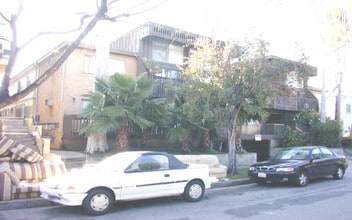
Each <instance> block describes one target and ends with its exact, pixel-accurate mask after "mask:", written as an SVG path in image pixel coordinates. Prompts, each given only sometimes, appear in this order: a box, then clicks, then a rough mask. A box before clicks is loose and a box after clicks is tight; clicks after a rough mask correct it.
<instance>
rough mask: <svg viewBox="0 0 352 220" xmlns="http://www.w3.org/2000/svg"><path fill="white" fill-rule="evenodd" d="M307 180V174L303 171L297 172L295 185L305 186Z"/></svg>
mask: <svg viewBox="0 0 352 220" xmlns="http://www.w3.org/2000/svg"><path fill="white" fill-rule="evenodd" d="M308 182H309V179H308V175H307V173H305V172H301V173H298V175H297V177H296V181H295V183H296V186H299V187H303V186H306V185H307V184H308Z"/></svg>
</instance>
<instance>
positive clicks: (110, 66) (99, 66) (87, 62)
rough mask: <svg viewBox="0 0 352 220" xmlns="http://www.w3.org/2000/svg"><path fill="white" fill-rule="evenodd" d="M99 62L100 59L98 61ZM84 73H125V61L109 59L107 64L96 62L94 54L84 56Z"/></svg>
mask: <svg viewBox="0 0 352 220" xmlns="http://www.w3.org/2000/svg"><path fill="white" fill-rule="evenodd" d="M100 62H101V61H100ZM83 72H84V73H89V74H95V75H96V74H98V73H99V75H101V76H111V75H113V74H115V73H119V74H122V75H124V74H126V61H124V60H117V59H109V60H108V61H107V65H106V64H105V65H104V64H103V63H98V60H97V58H96V57H95V56H88V55H86V56H84V70H83Z"/></svg>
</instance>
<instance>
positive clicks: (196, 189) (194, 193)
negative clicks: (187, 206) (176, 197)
mask: <svg viewBox="0 0 352 220" xmlns="http://www.w3.org/2000/svg"><path fill="white" fill-rule="evenodd" d="M189 195H190V197H192V198H193V199H197V198H199V197H200V196H201V195H202V187H201V186H200V185H198V184H194V185H192V186H191V187H190V189H189Z"/></svg>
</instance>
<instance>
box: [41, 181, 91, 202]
mask: <svg viewBox="0 0 352 220" xmlns="http://www.w3.org/2000/svg"><path fill="white" fill-rule="evenodd" d="M40 192H41V195H40V196H41V197H42V198H44V199H46V200H48V201H51V202H55V203H58V204H61V205H66V206H80V205H82V202H83V200H84V198H85V197H86V196H87V193H75V192H69V191H68V190H60V189H53V188H49V187H45V186H41V187H40Z"/></svg>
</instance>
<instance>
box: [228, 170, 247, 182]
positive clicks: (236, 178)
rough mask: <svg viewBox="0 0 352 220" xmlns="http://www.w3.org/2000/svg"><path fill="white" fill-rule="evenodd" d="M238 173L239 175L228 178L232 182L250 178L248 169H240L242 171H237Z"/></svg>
mask: <svg viewBox="0 0 352 220" xmlns="http://www.w3.org/2000/svg"><path fill="white" fill-rule="evenodd" d="M237 171H238V174H237V175H233V176H227V178H229V179H230V180H238V179H244V178H248V169H247V168H240V169H237Z"/></svg>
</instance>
